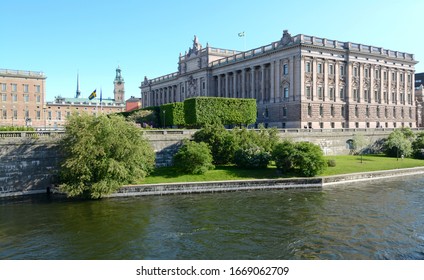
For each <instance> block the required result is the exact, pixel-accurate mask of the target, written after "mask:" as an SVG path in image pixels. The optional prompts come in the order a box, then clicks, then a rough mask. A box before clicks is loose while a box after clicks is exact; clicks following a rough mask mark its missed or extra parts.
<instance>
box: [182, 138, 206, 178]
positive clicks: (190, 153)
mask: <svg viewBox="0 0 424 280" xmlns="http://www.w3.org/2000/svg"><path fill="white" fill-rule="evenodd" d="M174 166H175V168H176V169H177V170H178V171H179V172H181V173H184V174H204V173H206V171H208V170H211V169H214V165H213V164H212V155H211V151H210V149H209V147H208V145H207V144H206V143H204V142H200V143H197V142H192V141H185V142H184V145H183V146H182V147H181V148H180V149H179V151H178V152H177V153H176V154H175V155H174Z"/></svg>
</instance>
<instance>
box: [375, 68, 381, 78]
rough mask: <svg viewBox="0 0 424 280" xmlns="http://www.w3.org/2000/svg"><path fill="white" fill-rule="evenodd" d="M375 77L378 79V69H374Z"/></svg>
mask: <svg viewBox="0 0 424 280" xmlns="http://www.w3.org/2000/svg"><path fill="white" fill-rule="evenodd" d="M375 78H376V79H380V71H379V70H378V69H375Z"/></svg>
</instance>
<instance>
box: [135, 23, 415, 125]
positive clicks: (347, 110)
mask: <svg viewBox="0 0 424 280" xmlns="http://www.w3.org/2000/svg"><path fill="white" fill-rule="evenodd" d="M416 63H417V61H415V59H414V55H412V54H408V53H404V52H399V51H392V50H387V49H383V48H381V47H374V46H368V45H363V44H356V43H351V42H339V41H336V40H330V39H325V38H318V37H314V36H307V35H302V34H300V35H296V36H291V35H290V34H289V33H288V32H287V31H286V30H285V31H284V32H283V36H282V38H281V39H280V40H279V41H277V42H273V43H271V44H269V45H266V46H262V47H259V48H256V49H253V50H249V51H246V52H239V51H234V50H226V49H218V48H212V47H210V46H209V45H207V46H206V47H205V48H203V47H202V45H201V44H200V43H199V42H198V39H197V38H196V36H195V38H194V40H193V46H192V48H190V49H189V51H188V52H186V53H185V54H183V55H181V54H180V57H179V62H178V71H177V72H175V73H171V74H168V75H165V76H162V77H158V78H154V79H148V78H147V77H145V79H144V81H143V82H142V83H141V86H140V89H141V97H142V104H143V106H144V107H148V106H157V105H161V104H164V103H171V102H179V101H184V100H185V99H186V98H190V97H195V96H220V97H234V98H255V99H256V100H257V104H258V122H260V123H265V125H268V126H275V127H282V128H304V127H311V128H368V127H370V128H375V127H389V128H392V127H402V126H408V127H416V116H415V114H416V107H415V98H414V69H415V68H414V67H415V64H416Z"/></svg>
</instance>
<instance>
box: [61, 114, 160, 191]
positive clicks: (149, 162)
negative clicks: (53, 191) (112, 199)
mask: <svg viewBox="0 0 424 280" xmlns="http://www.w3.org/2000/svg"><path fill="white" fill-rule="evenodd" d="M60 146H61V150H62V151H63V152H64V161H63V162H62V164H61V170H60V181H61V184H60V186H59V187H60V190H62V191H64V192H66V193H67V194H68V196H88V197H91V198H94V199H97V198H101V197H103V196H105V195H107V194H110V193H112V192H114V191H116V190H117V189H118V188H120V187H121V186H122V185H124V184H130V183H135V182H137V181H139V180H141V179H143V178H144V177H145V176H147V175H148V174H149V173H150V172H151V171H152V170H153V168H154V164H155V154H154V151H153V149H152V147H151V146H150V144H149V143H148V142H147V141H146V140H144V139H143V137H142V134H141V130H139V129H138V128H137V127H135V126H134V125H132V124H131V123H128V122H126V121H125V120H124V118H123V117H121V116H117V115H111V116H105V115H100V116H89V115H88V114H83V115H76V114H74V115H71V116H70V117H69V118H68V121H67V124H66V132H65V136H64V138H63V139H62V141H61V142H60Z"/></svg>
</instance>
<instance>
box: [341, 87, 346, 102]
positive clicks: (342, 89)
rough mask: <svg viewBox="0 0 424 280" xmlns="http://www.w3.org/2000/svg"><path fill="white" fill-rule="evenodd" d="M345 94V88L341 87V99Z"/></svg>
mask: <svg viewBox="0 0 424 280" xmlns="http://www.w3.org/2000/svg"><path fill="white" fill-rule="evenodd" d="M344 95H345V94H344V88H341V89H340V99H341V100H344Z"/></svg>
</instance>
